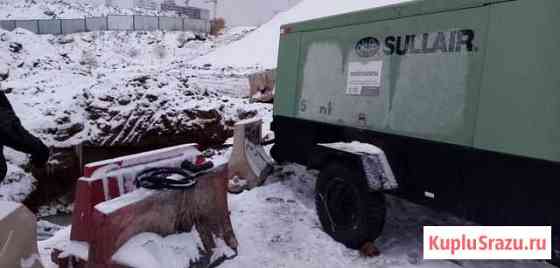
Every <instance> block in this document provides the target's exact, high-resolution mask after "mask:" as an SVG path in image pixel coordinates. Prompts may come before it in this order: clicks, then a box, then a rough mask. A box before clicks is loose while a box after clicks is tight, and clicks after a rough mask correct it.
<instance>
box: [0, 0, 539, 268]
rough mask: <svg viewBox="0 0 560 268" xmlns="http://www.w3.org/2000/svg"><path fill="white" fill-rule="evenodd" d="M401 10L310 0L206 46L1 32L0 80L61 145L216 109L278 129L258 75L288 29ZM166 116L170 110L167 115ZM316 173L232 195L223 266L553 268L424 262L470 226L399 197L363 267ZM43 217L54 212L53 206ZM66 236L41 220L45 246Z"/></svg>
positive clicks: (364, 1)
mask: <svg viewBox="0 0 560 268" xmlns="http://www.w3.org/2000/svg"><path fill="white" fill-rule="evenodd" d="M397 2H402V0H378V1H372V0H351V1H321V0H304V1H302V2H301V3H300V4H299V5H297V6H296V7H294V8H293V9H292V10H290V11H288V12H285V13H281V14H279V15H278V16H276V17H275V18H274V19H273V20H272V21H271V22H269V23H268V24H265V25H263V26H262V27H260V28H258V29H256V30H254V31H253V29H251V28H235V29H228V31H226V33H225V34H224V35H223V36H220V37H217V38H211V39H209V40H205V41H203V40H197V38H196V37H195V36H194V35H192V34H189V33H163V32H149V33H143V32H106V33H81V34H74V35H69V36H64V37H55V36H49V35H45V36H37V35H34V34H32V33H29V32H27V31H25V30H17V31H14V32H4V31H0V73H2V72H6V70H8V71H9V77H8V78H7V80H6V81H2V82H0V90H4V91H5V92H9V94H8V97H9V98H10V100H11V101H12V102H13V104H14V108H15V109H16V112H17V113H18V114H19V115H20V116H21V119H22V123H23V124H24V126H26V127H27V128H28V129H30V130H31V131H32V132H33V133H34V134H36V135H38V136H40V137H41V138H42V139H43V140H45V141H46V142H47V143H48V145H50V146H61V147H64V146H70V145H74V144H77V143H80V142H83V141H93V142H99V143H101V144H109V145H110V144H113V143H114V142H115V141H116V142H121V141H124V142H129V141H131V140H134V137H124V138H123V139H117V138H114V137H115V136H111V135H109V134H111V133H114V131H113V130H115V129H117V133H121V132H119V131H118V129H119V127H123V126H131V127H137V126H141V125H142V122H147V124H148V125H153V124H160V123H162V122H163V121H161V120H163V119H162V118H165V117H168V116H169V114H167V112H177V111H183V110H185V109H186V110H193V109H194V110H197V111H199V112H207V111H209V110H214V109H215V110H217V111H219V112H218V114H219V115H220V116H221V119H220V120H223V121H224V122H225V121H236V120H239V119H242V118H244V117H246V116H248V115H250V116H253V115H257V116H261V117H263V118H264V119H265V125H268V124H267V123H269V122H270V121H271V119H272V107H271V105H267V104H256V103H250V102H249V100H248V99H247V98H245V96H246V92H247V88H248V84H247V80H246V75H247V74H249V73H252V72H255V71H260V70H262V69H265V68H274V67H275V66H276V58H277V47H278V37H279V27H280V25H282V24H285V23H289V22H294V21H299V20H304V19H312V18H317V17H320V16H325V15H333V14H338V13H345V12H349V11H354V10H359V9H365V8H372V7H376V6H381V5H387V4H394V3H397ZM45 11H48V12H46V13H45ZM119 12H122V13H120V14H130V13H128V12H131V11H126V10H125V11H119V10H111V9H107V8H104V7H97V6H92V5H90V4H87V1H78V0H71V1H69V0H65V1H59V0H42V1H39V0H34V1H32V0H18V1H9V0H0V19H7V18H10V19H16V18H18V19H19V18H51V17H65V18H67V17H83V16H95V15H105V14H108V13H111V14H115V13H119ZM139 12H140V13H142V12H145V11H139ZM146 12H147V11H146ZM49 14H50V15H49ZM148 14H149V13H148ZM17 44H19V45H21V47H20V46H19V45H17ZM16 51H17V52H16ZM154 96H155V97H157V100H156V99H155V98H154ZM88 107H89V108H88ZM92 108H93V109H92ZM92 110H94V111H95V112H93V113H92ZM161 110H163V111H165V112H155V111H161ZM137 111H144V113H143V114H138V113H137ZM115 113H116V114H115ZM92 115H93V117H92ZM131 118H132V119H133V120H131ZM181 119H184V120H185V121H188V122H189V123H190V124H192V125H196V124H200V123H201V120H198V119H199V118H188V119H187V118H181ZM131 122H133V123H134V124H132V125H131V124H130V123H131ZM165 122H168V121H165ZM136 123H138V124H136ZM173 123H177V122H176V121H173ZM266 127H267V126H266ZM265 130H268V129H265ZM107 133H109V134H107ZM265 134H266V133H265ZM117 137H118V135H117ZM5 153H6V156H7V159H8V161H9V163H8V165H9V174H8V177H7V179H6V181H5V182H4V183H3V184H2V185H0V200H14V201H22V200H24V199H25V197H26V196H27V195H28V194H29V193H30V192H31V191H32V190H33V189H34V181H35V179H34V178H33V177H32V176H30V175H29V174H28V173H26V172H25V171H24V169H23V168H24V167H25V166H26V164H27V160H28V159H27V157H26V156H24V155H22V154H19V153H16V152H13V151H11V150H6V152H5ZM315 175H316V174H315V173H313V172H308V171H307V170H305V168H303V167H301V166H297V165H289V166H286V167H284V168H283V170H282V171H281V172H278V173H277V174H275V175H274V176H273V177H271V178H269V180H268V183H267V184H266V185H265V186H263V187H260V188H257V189H254V190H252V191H249V192H244V193H242V194H240V195H231V196H230V197H229V205H230V209H231V219H232V224H233V227H234V230H235V232H236V235H237V238H238V240H239V243H240V248H239V255H238V256H237V257H236V258H235V259H233V260H230V261H227V262H225V263H224V264H223V265H222V267H234V268H238V267H421V268H427V267H437V268H439V267H450V268H451V267H470V268H475V267H476V268H479V267H496V268H505V267H513V268H521V267H537V268H540V267H543V268H544V267H550V266H549V265H548V264H546V263H538V262H426V261H423V260H422V251H421V247H422V245H421V237H422V235H421V228H422V226H423V225H438V224H441V225H449V224H469V223H468V222H464V221H462V220H460V219H456V218H454V217H451V216H449V215H447V214H445V213H439V212H436V211H433V210H430V209H426V208H424V207H421V206H417V205H414V204H411V203H408V202H406V201H402V200H399V199H395V198H388V208H389V210H388V217H387V224H386V227H385V231H384V233H383V235H382V236H381V237H380V238H379V240H378V241H377V246H378V247H379V248H380V250H381V252H382V255H381V256H380V257H377V258H363V257H361V256H360V255H359V253H358V252H356V251H353V250H349V249H346V248H345V247H343V246H342V245H340V244H338V243H336V242H334V241H333V240H332V239H331V238H330V237H329V236H328V235H327V234H325V233H324V232H323V231H322V230H321V226H320V224H319V220H318V218H317V216H316V213H315V208H314V201H313V186H314V182H315ZM42 213H43V214H49V215H50V214H51V212H50V210H49V209H48V208H46V209H44V211H43V212H42ZM60 228H61V227H60V226H58V225H52V224H50V223H48V222H40V223H39V235H40V236H41V237H40V238H41V239H43V238H46V237H48V236H50V235H51V234H52V233H53V232H54V231H57V230H58V229H60ZM69 233H70V227H67V228H64V229H62V230H60V231H59V232H57V233H56V234H55V235H54V236H53V237H52V238H50V239H47V240H44V241H41V242H40V243H39V247H40V251H41V255H42V258H43V261H44V263H45V265H46V267H55V266H54V265H53V264H52V263H50V261H49V259H50V249H51V248H52V247H53V246H54V245H55V244H57V243H59V242H60V241H62V240H67V239H68V238H69ZM174 238H176V237H172V238H158V237H148V238H147V239H148V240H150V239H151V240H153V241H156V244H157V245H158V246H159V247H160V248H162V249H165V248H173V245H168V244H166V241H171V242H170V243H171V244H173V243H177V240H176V239H174ZM167 246H169V247H167ZM82 251H83V250H82ZM164 254H165V253H164Z"/></svg>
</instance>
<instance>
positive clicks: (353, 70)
mask: <svg viewBox="0 0 560 268" xmlns="http://www.w3.org/2000/svg"><path fill="white" fill-rule="evenodd" d="M382 70H383V61H369V62H350V63H349V64H348V83H347V86H346V94H348V95H359V96H374V97H377V96H379V90H380V89H381V72H382Z"/></svg>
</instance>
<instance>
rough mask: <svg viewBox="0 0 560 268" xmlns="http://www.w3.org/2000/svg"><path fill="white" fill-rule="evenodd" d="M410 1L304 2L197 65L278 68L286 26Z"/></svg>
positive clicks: (207, 56)
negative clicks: (282, 32)
mask: <svg viewBox="0 0 560 268" xmlns="http://www.w3.org/2000/svg"><path fill="white" fill-rule="evenodd" d="M407 1H410V0H347V1H322V0H304V1H302V2H301V3H300V4H298V5H296V6H295V7H293V8H292V9H290V10H288V11H286V12H283V13H280V14H278V15H276V16H275V17H274V18H273V19H272V20H271V21H269V22H268V23H266V24H264V25H262V26H261V27H259V28H258V29H257V30H255V31H254V32H253V33H251V34H249V35H247V37H245V38H244V39H242V40H240V41H238V42H235V43H232V44H230V45H229V46H226V47H222V48H220V49H217V50H216V51H215V52H213V53H210V54H208V55H206V56H204V57H200V58H198V59H196V60H194V61H193V62H192V63H193V64H207V63H211V64H213V65H217V66H234V67H239V66H255V65H256V66H259V67H262V68H264V69H273V68H276V62H277V58H278V42H279V37H280V26H282V25H283V24H288V23H293V22H298V21H304V20H310V19H316V18H321V17H326V16H332V15H338V14H343V13H348V12H352V11H358V10H363V9H370V8H376V7H381V6H386V5H391V4H397V3H401V2H407Z"/></svg>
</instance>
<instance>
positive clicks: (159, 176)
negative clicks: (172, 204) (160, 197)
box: [135, 167, 197, 190]
mask: <svg viewBox="0 0 560 268" xmlns="http://www.w3.org/2000/svg"><path fill="white" fill-rule="evenodd" d="M171 176H180V177H182V178H180V179H172V178H170V177H171ZM135 183H136V187H137V188H140V187H142V188H146V189H151V190H186V189H189V188H192V187H193V186H195V185H196V183H197V180H196V179H195V177H194V176H193V175H192V173H190V172H188V171H185V170H184V169H182V168H169V167H161V168H150V169H147V170H144V171H142V172H141V173H140V174H139V175H138V176H136V180H135Z"/></svg>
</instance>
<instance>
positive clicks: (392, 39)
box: [355, 29, 478, 58]
mask: <svg viewBox="0 0 560 268" xmlns="http://www.w3.org/2000/svg"><path fill="white" fill-rule="evenodd" d="M477 50H478V48H477V47H476V46H475V32H474V31H473V30H469V29H467V30H457V31H450V32H436V33H424V34H407V35H402V36H387V37H385V39H384V40H383V42H381V41H379V39H377V38H375V37H366V38H363V39H362V40H360V41H359V42H358V43H357V44H356V46H355V51H356V54H358V56H360V57H364V58H367V57H374V56H379V54H380V53H383V55H386V56H390V55H401V56H402V55H407V54H433V53H459V52H463V51H467V52H476V51H477Z"/></svg>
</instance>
